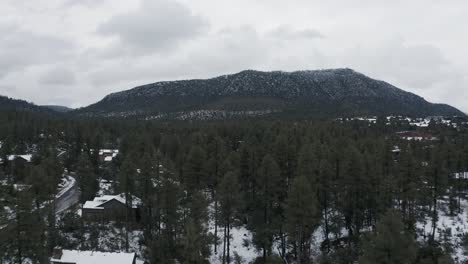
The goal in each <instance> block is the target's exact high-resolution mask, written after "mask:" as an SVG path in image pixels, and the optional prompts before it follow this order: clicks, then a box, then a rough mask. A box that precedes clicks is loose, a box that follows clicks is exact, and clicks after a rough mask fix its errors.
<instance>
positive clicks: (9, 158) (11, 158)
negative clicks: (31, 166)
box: [7, 154, 32, 162]
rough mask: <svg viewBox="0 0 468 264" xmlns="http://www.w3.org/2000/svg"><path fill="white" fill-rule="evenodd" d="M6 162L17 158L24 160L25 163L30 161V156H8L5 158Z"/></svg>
mask: <svg viewBox="0 0 468 264" xmlns="http://www.w3.org/2000/svg"><path fill="white" fill-rule="evenodd" d="M7 158H8V160H9V161H13V160H15V159H17V158H22V159H24V160H26V161H27V162H31V160H32V155H31V154H26V155H8V156H7Z"/></svg>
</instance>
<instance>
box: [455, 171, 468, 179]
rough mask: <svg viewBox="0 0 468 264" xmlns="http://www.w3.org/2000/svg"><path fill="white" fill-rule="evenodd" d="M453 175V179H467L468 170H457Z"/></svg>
mask: <svg viewBox="0 0 468 264" xmlns="http://www.w3.org/2000/svg"><path fill="white" fill-rule="evenodd" d="M454 175H455V179H464V180H466V179H468V172H467V171H465V172H457V173H455V174H454Z"/></svg>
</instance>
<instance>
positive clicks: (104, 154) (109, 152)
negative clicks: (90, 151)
mask: <svg viewBox="0 0 468 264" xmlns="http://www.w3.org/2000/svg"><path fill="white" fill-rule="evenodd" d="M117 155H119V150H118V149H100V150H99V157H100V159H101V161H104V162H111V161H112V160H113V159H114V158H115V157H117Z"/></svg>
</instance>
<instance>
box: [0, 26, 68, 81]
mask: <svg viewBox="0 0 468 264" xmlns="http://www.w3.org/2000/svg"><path fill="white" fill-rule="evenodd" d="M0 36H1V37H0V78H1V77H3V76H5V75H7V74H8V73H10V72H12V71H19V70H23V69H24V68H26V67H29V66H32V65H40V64H47V63H50V62H54V61H56V60H58V59H63V58H65V57H67V56H69V55H70V50H71V49H73V45H72V44H70V43H69V42H67V41H66V40H63V39H61V38H59V37H55V36H51V35H46V34H40V33H35V32H30V31H26V30H23V29H21V28H20V27H19V26H17V25H1V24H0Z"/></svg>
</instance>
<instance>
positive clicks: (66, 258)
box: [50, 250, 135, 264]
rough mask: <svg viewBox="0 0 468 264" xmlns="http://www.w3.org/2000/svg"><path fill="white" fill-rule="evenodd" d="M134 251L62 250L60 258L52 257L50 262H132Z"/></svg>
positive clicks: (120, 263)
mask: <svg viewBox="0 0 468 264" xmlns="http://www.w3.org/2000/svg"><path fill="white" fill-rule="evenodd" d="M134 259H135V253H118V252H98V251H78V250H62V256H61V258H60V259H55V258H52V259H51V260H50V261H51V262H52V263H74V264H102V263H112V264H132V263H133V260H134Z"/></svg>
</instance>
